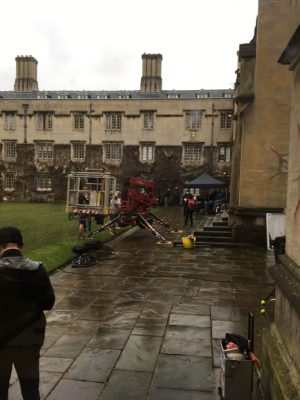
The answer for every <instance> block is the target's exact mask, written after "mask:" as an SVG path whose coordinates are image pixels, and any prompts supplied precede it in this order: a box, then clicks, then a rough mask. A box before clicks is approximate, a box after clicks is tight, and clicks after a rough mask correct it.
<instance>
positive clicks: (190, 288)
mask: <svg viewBox="0 0 300 400" xmlns="http://www.w3.org/2000/svg"><path fill="white" fill-rule="evenodd" d="M164 215H165V219H166V220H168V221H169V222H171V223H172V224H175V225H176V226H177V227H180V228H182V210H181V209H180V208H179V207H178V208H176V207H170V208H167V209H165V210H164ZM205 218H206V217H205V216H199V217H198V219H197V221H196V222H197V224H198V225H201V224H203V223H204V221H205ZM158 230H159V231H160V232H161V233H163V234H164V235H167V236H168V238H170V240H173V239H175V238H176V237H177V238H180V236H182V234H181V235H177V236H176V235H175V236H174V235H171V234H169V233H168V232H167V231H166V230H165V229H164V228H162V227H158ZM108 245H109V246H110V247H111V249H112V250H113V252H112V254H109V253H108V252H105V251H97V252H96V253H95V256H96V258H97V264H96V265H94V266H92V267H83V268H72V266H67V267H66V268H64V269H62V270H60V271H58V272H56V273H55V274H54V275H53V276H52V278H51V279H52V282H53V285H54V289H55V292H56V298H57V299H56V304H55V307H54V309H53V310H52V311H50V312H49V313H48V314H47V320H48V326H47V333H46V340H45V344H44V347H43V349H42V357H41V366H40V369H41V386H40V388H41V394H42V399H47V400H54V399H55V400H69V399H72V400H74V399H84V400H127V399H128V400H213V399H216V398H217V395H216V390H215V389H216V387H217V386H218V383H219V382H218V376H219V346H220V339H222V338H224V336H225V333H226V332H231V333H237V334H241V335H244V336H247V322H248V321H247V315H248V312H249V310H251V311H252V312H254V314H255V353H256V354H257V355H258V356H259V352H260V334H261V329H262V328H263V326H264V325H265V324H266V323H267V319H266V317H263V316H261V315H260V314H259V300H260V299H261V298H263V297H266V296H267V295H268V294H269V292H270V291H271V289H272V282H271V280H270V278H269V277H268V273H267V267H268V265H271V264H274V256H273V253H272V252H267V251H266V250H265V249H262V248H254V247H247V248H246V247H222V248H221V247H213V246H211V247H208V246H207V247H196V248H194V249H184V248H183V247H173V246H167V245H157V244H156V239H155V238H154V237H153V236H152V235H151V234H150V233H149V232H147V231H144V230H141V229H135V230H134V232H132V233H131V234H130V235H129V234H126V235H124V236H121V237H118V238H116V239H114V240H112V241H111V242H110V243H108ZM9 398H10V399H11V400H19V399H21V395H20V389H19V384H18V382H17V380H16V377H15V376H14V377H13V379H12V386H11V389H10V397H9Z"/></svg>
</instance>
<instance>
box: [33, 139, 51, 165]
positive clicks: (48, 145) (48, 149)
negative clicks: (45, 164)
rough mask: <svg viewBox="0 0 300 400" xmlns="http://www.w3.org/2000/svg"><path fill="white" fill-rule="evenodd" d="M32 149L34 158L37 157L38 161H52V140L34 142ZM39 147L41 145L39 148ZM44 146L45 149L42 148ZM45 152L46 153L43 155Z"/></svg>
mask: <svg viewBox="0 0 300 400" xmlns="http://www.w3.org/2000/svg"><path fill="white" fill-rule="evenodd" d="M34 146H35V147H34V150H35V159H38V160H40V161H53V158H54V146H53V142H49V141H39V142H35V145H34ZM39 147H41V148H40V149H39ZM44 147H46V149H44ZM45 154H47V155H46V156H45Z"/></svg>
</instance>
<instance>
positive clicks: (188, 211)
mask: <svg viewBox="0 0 300 400" xmlns="http://www.w3.org/2000/svg"><path fill="white" fill-rule="evenodd" d="M193 212H194V210H191V209H190V208H188V207H187V209H186V212H185V220H184V224H185V225H187V224H188V221H189V220H190V222H191V226H193V222H194V221H193Z"/></svg>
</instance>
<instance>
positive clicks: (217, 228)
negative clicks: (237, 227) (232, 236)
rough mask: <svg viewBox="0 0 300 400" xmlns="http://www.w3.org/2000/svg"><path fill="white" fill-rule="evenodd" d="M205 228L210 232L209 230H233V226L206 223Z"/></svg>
mask: <svg viewBox="0 0 300 400" xmlns="http://www.w3.org/2000/svg"><path fill="white" fill-rule="evenodd" d="M203 230H204V231H206V232H209V231H218V232H221V231H222V232H231V231H232V228H231V226H211V225H210V226H206V225H204V226H203Z"/></svg>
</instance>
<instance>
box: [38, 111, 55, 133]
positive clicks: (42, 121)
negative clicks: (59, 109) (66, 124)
mask: <svg viewBox="0 0 300 400" xmlns="http://www.w3.org/2000/svg"><path fill="white" fill-rule="evenodd" d="M52 126H53V123H52V114H50V113H45V112H39V113H37V114H36V129H38V130H44V131H47V130H51V129H52Z"/></svg>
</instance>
